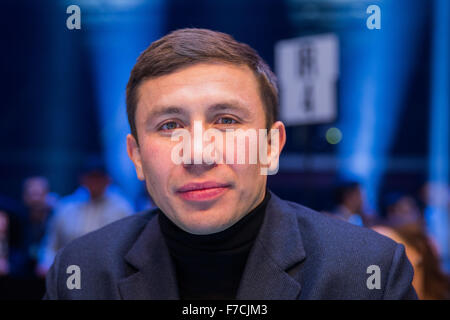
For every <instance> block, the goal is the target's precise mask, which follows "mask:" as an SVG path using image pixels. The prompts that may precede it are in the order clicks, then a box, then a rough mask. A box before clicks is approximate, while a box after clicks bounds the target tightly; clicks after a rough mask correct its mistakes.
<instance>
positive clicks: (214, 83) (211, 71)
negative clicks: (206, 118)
mask: <svg viewBox="0 0 450 320" xmlns="http://www.w3.org/2000/svg"><path fill="white" fill-rule="evenodd" d="M230 100H233V101H236V102H239V104H240V105H241V106H246V107H247V108H248V109H251V110H250V111H251V112H263V110H262V102H261V98H260V94H259V85H258V82H257V79H256V76H255V75H254V73H253V71H252V70H251V69H250V68H249V67H247V66H244V65H243V66H236V65H231V64H224V63H207V64H206V63H202V64H196V65H193V66H189V67H186V68H183V69H181V70H179V71H176V72H173V73H171V74H168V75H164V76H161V77H157V78H152V79H149V80H146V81H145V82H143V83H142V84H141V86H140V87H139V89H138V110H137V113H139V110H140V109H141V110H142V111H145V110H147V111H150V110H149V109H151V108H154V107H158V106H174V105H175V106H181V107H183V106H187V107H192V106H194V105H195V107H196V108H201V107H203V106H205V107H206V106H209V105H211V104H216V103H221V102H223V101H230Z"/></svg>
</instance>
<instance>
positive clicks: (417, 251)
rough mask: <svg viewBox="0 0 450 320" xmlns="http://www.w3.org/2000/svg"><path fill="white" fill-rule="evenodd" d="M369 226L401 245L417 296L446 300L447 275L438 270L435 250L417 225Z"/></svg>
mask: <svg viewBox="0 0 450 320" xmlns="http://www.w3.org/2000/svg"><path fill="white" fill-rule="evenodd" d="M372 229H373V230H375V231H377V232H378V233H380V234H382V235H385V236H387V237H389V238H391V239H392V240H394V241H396V242H398V243H401V244H403V245H404V246H405V249H406V255H407V256H408V259H409V261H410V262H411V264H412V265H413V268H414V278H413V281H412V284H413V286H414V289H415V290H416V292H417V295H418V297H419V299H424V300H431V299H450V281H449V276H448V275H446V274H445V273H444V272H443V271H442V269H441V267H440V261H439V256H438V254H437V251H436V249H435V247H434V246H433V244H432V242H431V241H430V239H429V237H428V236H427V234H426V233H425V231H424V229H423V228H422V227H421V226H420V225H418V224H417V223H405V224H403V225H401V226H398V225H397V226H391V227H389V226H382V225H378V226H374V227H373V228H372Z"/></svg>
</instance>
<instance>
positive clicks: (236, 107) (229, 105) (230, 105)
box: [207, 101, 251, 117]
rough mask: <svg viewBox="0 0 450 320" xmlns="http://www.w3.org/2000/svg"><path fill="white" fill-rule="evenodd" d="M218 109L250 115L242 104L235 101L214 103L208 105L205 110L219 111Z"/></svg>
mask: <svg viewBox="0 0 450 320" xmlns="http://www.w3.org/2000/svg"><path fill="white" fill-rule="evenodd" d="M220 111H231V112H237V113H240V114H242V115H243V117H250V115H251V114H250V112H249V111H248V109H247V108H245V107H244V106H241V104H240V103H239V102H237V101H232V102H224V103H216V104H213V105H212V106H210V107H208V109H207V112H208V113H212V112H216V113H217V112H220Z"/></svg>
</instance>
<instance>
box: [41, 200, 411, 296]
mask: <svg viewBox="0 0 450 320" xmlns="http://www.w3.org/2000/svg"><path fill="white" fill-rule="evenodd" d="M70 265H76V266H79V270H80V277H79V280H80V282H79V284H80V287H81V288H80V289H77V288H73V289H69V288H68V286H67V282H70V283H74V282H73V279H74V278H73V277H72V278H70V277H71V276H73V275H74V274H73V273H72V272H73V271H72V269H69V273H68V272H67V271H68V270H67V269H68V267H69V266H70ZM372 265H376V266H378V267H379V270H380V273H379V275H380V282H379V283H380V288H379V289H377V288H373V289H369V288H368V286H367V280H368V278H369V277H371V276H372V275H373V271H370V270H369V271H370V272H369V273H368V271H367V268H368V267H369V266H372ZM412 277H413V269H412V267H411V264H410V263H409V261H408V259H407V258H406V255H405V251H404V247H403V246H402V245H400V244H397V243H396V242H394V241H392V240H390V239H388V238H386V237H384V236H381V235H379V234H377V233H376V232H374V231H371V230H369V229H366V228H361V227H357V226H353V225H351V224H349V223H347V222H343V221H339V220H337V219H333V218H330V217H327V216H325V215H324V214H321V213H318V212H315V211H313V210H311V209H308V208H305V207H303V206H301V205H298V204H296V203H292V202H288V201H284V200H281V199H280V198H278V197H277V196H276V195H275V194H273V193H272V194H271V199H270V201H269V203H268V205H267V211H266V216H265V220H264V222H263V225H262V227H261V230H260V233H259V235H258V237H257V239H256V240H255V244H254V246H253V248H252V250H251V252H250V254H249V258H248V261H247V265H246V267H245V271H244V274H243V275H242V279H241V283H240V287H239V290H238V293H237V299H415V298H416V293H415V291H414V289H413V287H412V285H411V281H412ZM372 280H373V278H372ZM372 280H369V282H371V283H372ZM46 285H47V292H46V294H45V297H44V298H46V299H178V297H179V296H178V289H177V283H176V276H175V272H174V266H173V264H172V261H171V258H170V255H169V252H168V249H167V246H166V244H165V242H164V239H163V237H162V235H161V230H160V228H159V223H158V219H156V214H155V212H154V211H152V212H147V213H139V214H136V215H133V216H131V217H128V218H125V219H122V220H119V221H117V222H114V223H112V224H110V225H108V226H105V227H104V228H102V229H100V230H98V231H95V232H92V233H89V234H87V235H85V236H83V237H81V238H78V239H76V240H74V241H73V242H71V243H70V244H69V245H67V246H66V247H65V248H64V249H62V250H61V251H59V252H58V254H57V256H56V259H55V262H54V263H53V266H52V268H51V269H50V271H49V273H48V275H47V279H46Z"/></svg>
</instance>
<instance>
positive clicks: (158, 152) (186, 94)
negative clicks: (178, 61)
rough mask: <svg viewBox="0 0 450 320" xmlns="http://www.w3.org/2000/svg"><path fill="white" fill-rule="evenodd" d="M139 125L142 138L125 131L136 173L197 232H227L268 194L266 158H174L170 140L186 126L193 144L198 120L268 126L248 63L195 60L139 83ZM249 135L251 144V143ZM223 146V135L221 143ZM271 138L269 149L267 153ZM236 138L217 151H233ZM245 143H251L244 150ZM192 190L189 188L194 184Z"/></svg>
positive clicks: (178, 220)
mask: <svg viewBox="0 0 450 320" xmlns="http://www.w3.org/2000/svg"><path fill="white" fill-rule="evenodd" d="M138 97H139V98H138V105H137V110H136V116H135V119H136V129H137V135H138V140H139V145H137V142H136V140H135V139H134V137H133V136H132V135H128V136H127V147H128V154H129V156H130V158H131V159H132V161H133V162H134V164H135V167H136V172H137V175H138V178H139V179H141V180H145V182H146V186H147V189H148V191H149V193H150V195H151V196H152V198H153V199H154V201H155V203H156V205H157V206H158V207H159V208H160V209H161V210H162V211H163V212H164V213H165V214H166V215H167V217H168V218H169V219H170V220H172V221H173V222H174V223H175V224H176V225H178V226H179V227H180V228H181V229H183V230H185V231H187V232H190V233H194V234H210V233H216V232H219V231H222V230H224V229H226V228H228V227H230V226H231V225H233V224H234V223H236V222H237V221H239V219H241V218H242V217H243V216H244V215H245V214H247V213H248V212H249V211H251V210H252V209H253V208H255V207H256V206H257V205H258V204H259V203H260V202H261V201H262V200H263V198H264V194H265V188H266V181H267V177H266V176H265V175H262V174H261V172H260V169H261V165H260V164H259V162H258V163H256V164H249V162H250V161H248V158H246V161H245V163H244V164H237V161H234V162H233V163H232V164H228V163H226V161H223V163H217V161H216V162H214V163H212V164H207V163H205V162H202V163H199V164H194V160H193V158H194V156H195V152H198V150H197V151H195V148H193V149H192V150H190V151H192V152H190V155H189V156H190V157H191V159H192V161H191V163H192V164H183V163H182V164H175V162H174V161H173V160H172V159H173V158H172V150H173V148H174V147H175V146H176V145H177V144H179V142H177V141H172V139H171V136H172V134H173V133H174V132H175V131H176V130H180V129H185V130H188V131H189V133H190V134H191V137H192V139H191V141H193V142H192V144H194V139H197V138H198V137H194V135H193V132H194V121H195V122H196V123H197V124H198V123H200V124H201V126H202V129H203V131H205V130H208V129H211V128H212V129H217V130H219V132H221V133H222V135H223V137H225V132H226V130H227V129H233V130H237V129H242V130H248V129H253V130H258V129H266V117H265V112H264V107H263V103H262V100H261V98H260V95H259V89H258V83H257V80H256V78H255V76H254V74H253V72H252V71H251V70H250V69H249V68H248V67H246V66H242V67H240V66H234V65H228V64H196V65H194V66H190V67H187V68H184V69H182V70H180V71H177V72H174V73H171V74H169V75H165V76H161V77H158V78H154V79H150V80H147V81H145V82H143V83H142V84H141V86H140V87H139V90H138ZM272 128H274V129H278V130H279V141H277V142H278V149H277V152H281V149H282V148H283V146H284V142H285V131H284V126H283V124H282V123H281V122H276V123H275V124H274V125H273V126H272ZM250 143H251V142H249V141H248V140H247V141H246V147H247V148H248V147H250V146H249V144H250ZM223 145H224V146H225V142H224V143H223ZM271 145H272V144H270V143H269V145H268V149H267V152H268V153H270V148H271ZM236 148H237V147H236V145H235V147H234V149H233V150H231V148H229V149H228V150H225V149H226V147H224V149H223V150H220V152H222V153H223V154H228V156H229V153H230V152H231V153H233V154H232V155H231V156H232V157H233V158H234V159H236V153H237V151H236ZM247 150H248V149H247ZM189 190H190V191H189Z"/></svg>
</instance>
